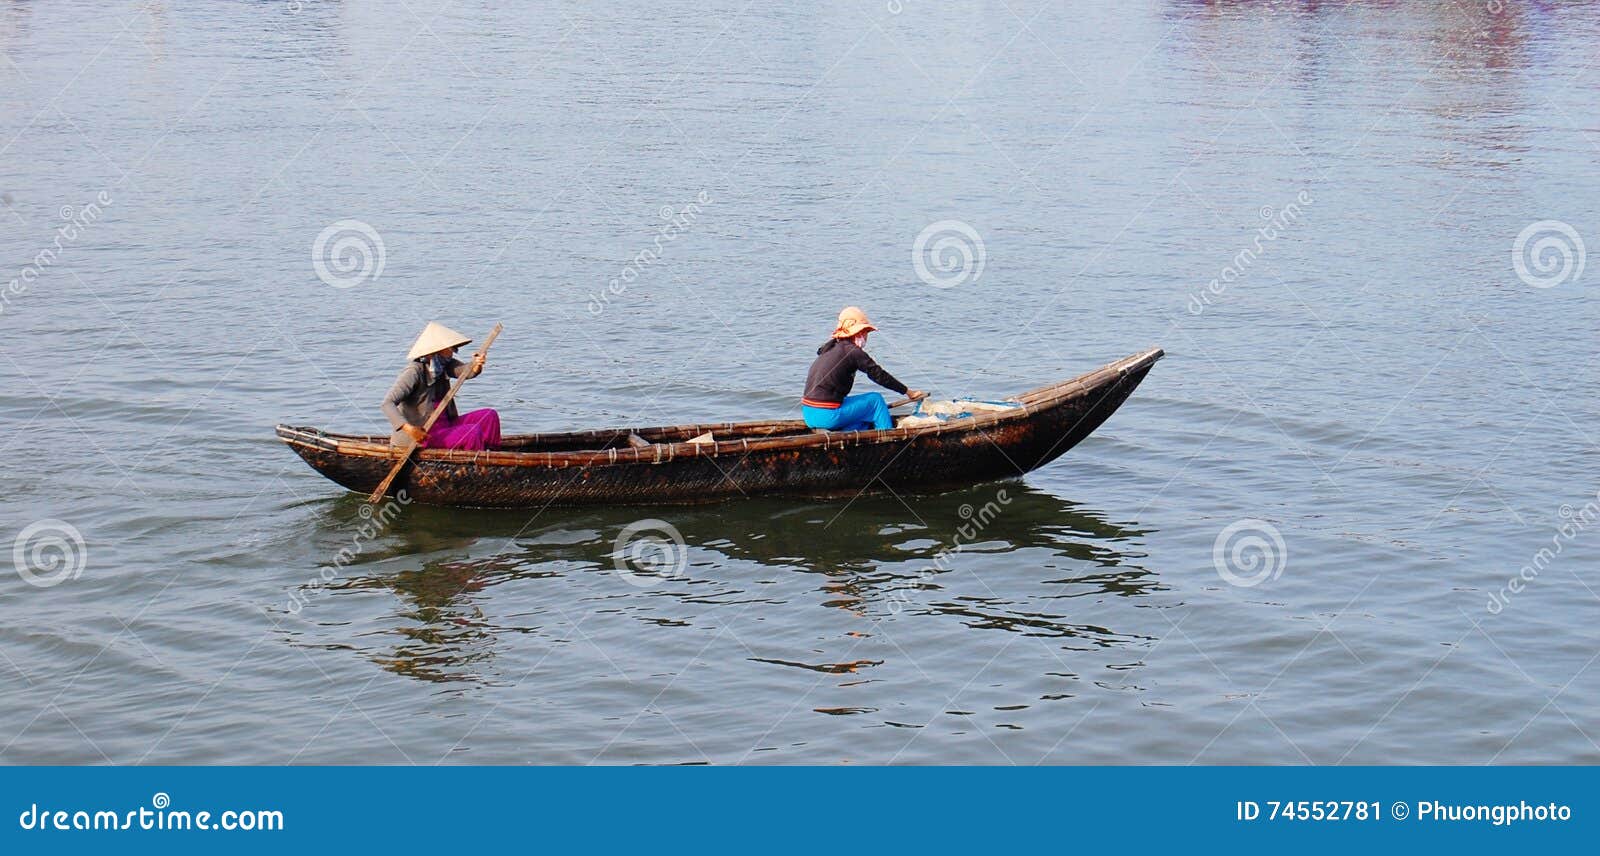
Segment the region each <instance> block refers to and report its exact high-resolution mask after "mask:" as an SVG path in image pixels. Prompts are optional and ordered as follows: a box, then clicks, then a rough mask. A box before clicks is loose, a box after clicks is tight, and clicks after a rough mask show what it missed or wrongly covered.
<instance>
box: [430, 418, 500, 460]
mask: <svg viewBox="0 0 1600 856" xmlns="http://www.w3.org/2000/svg"><path fill="white" fill-rule="evenodd" d="M422 447H423V448H424V449H461V450H464V451H468V452H481V451H483V450H485V449H497V448H499V447H500V414H499V413H496V412H495V411H493V410H491V409H489V408H487V407H486V408H484V409H482V410H474V411H472V412H471V413H463V414H461V416H460V417H459V418H458V419H456V420H455V421H454V422H450V423H446V422H445V421H444V419H442V418H441V419H440V420H439V421H438V422H435V423H433V430H432V431H429V432H428V438H427V439H426V440H423V441H422Z"/></svg>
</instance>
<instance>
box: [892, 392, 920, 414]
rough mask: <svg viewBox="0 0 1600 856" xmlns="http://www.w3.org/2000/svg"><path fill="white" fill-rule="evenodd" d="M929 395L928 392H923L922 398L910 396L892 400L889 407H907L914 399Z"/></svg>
mask: <svg viewBox="0 0 1600 856" xmlns="http://www.w3.org/2000/svg"><path fill="white" fill-rule="evenodd" d="M927 397H928V394H927V393H923V394H922V396H921V397H920V398H910V397H906V398H902V399H900V400H899V401H893V402H890V403H889V409H890V410H893V409H895V408H896V407H905V406H906V405H907V404H910V403H911V402H913V401H921V400H922V399H924V398H927Z"/></svg>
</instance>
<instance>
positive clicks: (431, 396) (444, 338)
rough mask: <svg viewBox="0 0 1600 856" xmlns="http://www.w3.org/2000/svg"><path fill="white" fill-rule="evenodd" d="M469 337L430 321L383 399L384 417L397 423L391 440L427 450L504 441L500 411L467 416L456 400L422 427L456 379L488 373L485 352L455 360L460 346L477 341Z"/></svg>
mask: <svg viewBox="0 0 1600 856" xmlns="http://www.w3.org/2000/svg"><path fill="white" fill-rule="evenodd" d="M471 341H472V340H471V339H468V338H467V337H466V336H463V335H461V334H460V333H457V332H456V331H454V330H452V329H450V328H449V327H446V326H444V325H443V324H440V323H438V322H436V321H429V322H428V326H426V327H424V328H423V329H422V335H420V336H418V337H417V341H416V344H414V345H412V346H411V352H410V353H408V354H406V359H408V360H410V361H411V362H410V363H409V364H408V365H407V366H406V367H405V368H404V369H402V370H401V372H400V376H399V377H397V378H395V379H394V386H393V387H391V388H390V389H389V394H388V395H385V396H384V397H383V415H384V416H387V417H388V418H389V424H391V425H393V426H394V429H395V430H394V433H393V434H391V435H390V436H389V442H391V443H393V444H395V445H397V446H401V447H406V446H410V445H411V444H413V443H416V444H418V445H420V446H421V447H422V448H424V449H465V450H468V451H481V450H484V449H494V448H498V447H499V445H500V414H499V413H496V412H495V411H493V410H490V409H487V408H485V409H483V410H474V411H472V412H471V413H466V414H461V413H458V412H457V411H456V403H455V402H454V401H451V402H450V406H449V407H447V408H445V412H444V413H443V414H442V415H441V416H440V417H439V419H438V420H437V421H435V422H434V423H433V428H432V429H431V430H429V431H426V432H424V431H423V430H422V426H423V424H424V423H425V422H427V421H428V417H429V416H430V415H432V413H433V411H434V408H436V407H438V405H439V402H440V401H442V400H443V399H444V397H445V394H446V393H448V392H449V391H450V380H451V378H458V377H469V378H470V377H477V376H478V375H479V374H480V373H482V372H483V354H477V355H475V356H473V358H472V362H471V363H463V362H462V361H460V360H458V359H456V358H455V355H456V349H457V348H459V347H461V346H462V345H465V344H467V343H468V342H471Z"/></svg>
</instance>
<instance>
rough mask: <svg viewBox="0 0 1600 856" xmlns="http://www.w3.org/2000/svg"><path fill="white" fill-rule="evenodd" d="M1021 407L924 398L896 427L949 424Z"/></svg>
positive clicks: (996, 403) (963, 400)
mask: <svg viewBox="0 0 1600 856" xmlns="http://www.w3.org/2000/svg"><path fill="white" fill-rule="evenodd" d="M1021 406H1022V404H1021V403H1020V402H1016V401H980V400H978V399H975V398H953V399H949V400H947V401H932V400H929V399H926V398H924V399H923V400H921V401H919V402H917V403H916V406H915V407H913V408H912V410H911V412H910V413H908V414H906V415H905V416H902V417H900V420H899V421H898V422H896V423H895V427H897V428H923V427H926V426H928V425H938V424H939V423H941V422H949V421H950V420H952V419H965V418H966V417H968V416H972V415H974V414H978V413H993V412H996V411H1002V410H1016V409H1017V408H1019V407H1021Z"/></svg>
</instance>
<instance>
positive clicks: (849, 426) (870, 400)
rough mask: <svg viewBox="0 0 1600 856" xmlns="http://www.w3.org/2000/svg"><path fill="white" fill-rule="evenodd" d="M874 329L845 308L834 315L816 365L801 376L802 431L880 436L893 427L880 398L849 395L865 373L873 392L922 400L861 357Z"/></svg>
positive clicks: (855, 310)
mask: <svg viewBox="0 0 1600 856" xmlns="http://www.w3.org/2000/svg"><path fill="white" fill-rule="evenodd" d="M876 329H878V328H877V327H874V326H872V322H871V321H869V320H867V313H865V312H862V311H861V309H860V308H859V307H855V306H846V307H845V308H844V311H843V312H840V313H839V324H838V326H837V327H835V328H834V330H833V335H832V336H830V337H829V338H828V341H826V342H824V343H823V344H822V347H820V348H818V349H817V359H816V362H814V363H812V364H811V371H810V372H809V373H808V374H807V375H806V394H805V396H804V397H802V398H801V399H800V413H801V414H802V415H803V416H804V417H805V422H806V425H808V426H810V427H812V428H825V429H827V430H829V431H865V430H869V429H877V430H880V431H881V430H884V429H886V428H893V427H894V420H893V418H891V417H890V416H889V405H888V403H886V402H885V401H884V400H883V394H882V393H877V392H862V393H857V394H856V395H851V394H850V387H851V386H853V385H854V384H855V381H856V372H858V371H859V372H864V373H866V375H867V377H869V378H872V381H873V382H874V383H876V384H878V385H879V386H882V387H885V388H887V389H892V390H894V391H895V392H898V393H900V394H902V395H906V396H909V397H910V398H912V399H918V398H923V397H925V396H926V393H924V392H922V391H921V390H915V389H907V388H906V385H905V384H903V383H901V382H900V381H898V380H895V377H894V375H892V374H889V373H888V372H887V371H884V369H883V367H882V366H880V365H878V363H877V361H875V360H874V359H872V357H869V356H867V352H866V350H864V349H865V348H866V346H867V334H868V333H871V332H872V331H873V330H876Z"/></svg>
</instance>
